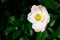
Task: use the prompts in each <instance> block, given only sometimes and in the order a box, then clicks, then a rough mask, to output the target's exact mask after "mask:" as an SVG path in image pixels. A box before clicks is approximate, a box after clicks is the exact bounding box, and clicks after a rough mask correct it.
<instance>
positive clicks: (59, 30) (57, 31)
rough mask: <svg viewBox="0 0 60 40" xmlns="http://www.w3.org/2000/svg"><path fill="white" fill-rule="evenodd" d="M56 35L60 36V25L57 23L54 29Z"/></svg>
mask: <svg viewBox="0 0 60 40" xmlns="http://www.w3.org/2000/svg"><path fill="white" fill-rule="evenodd" d="M56 35H57V37H59V38H60V25H59V26H58V28H57V29H56Z"/></svg>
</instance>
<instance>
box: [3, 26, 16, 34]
mask: <svg viewBox="0 0 60 40" xmlns="http://www.w3.org/2000/svg"><path fill="white" fill-rule="evenodd" d="M14 30H15V27H12V26H10V27H7V28H6V29H5V30H4V32H3V33H4V34H5V35H7V34H8V33H10V32H12V31H14Z"/></svg>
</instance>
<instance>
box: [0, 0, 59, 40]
mask: <svg viewBox="0 0 60 40" xmlns="http://www.w3.org/2000/svg"><path fill="white" fill-rule="evenodd" d="M32 5H43V6H45V7H46V8H47V11H48V12H49V14H50V22H49V24H48V25H47V28H46V31H44V32H37V33H36V32H35V31H34V30H33V29H32V23H30V22H28V20H27V15H28V13H29V12H30V10H31V7H32ZM0 8H1V9H0V12H1V13H0V17H1V18H0V40H59V39H60V8H58V7H57V3H56V1H55V0H1V5H0Z"/></svg>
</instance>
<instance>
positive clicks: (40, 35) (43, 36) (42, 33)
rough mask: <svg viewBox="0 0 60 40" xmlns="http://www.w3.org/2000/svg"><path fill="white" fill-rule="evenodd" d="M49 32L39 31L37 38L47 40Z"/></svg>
mask: <svg viewBox="0 0 60 40" xmlns="http://www.w3.org/2000/svg"><path fill="white" fill-rule="evenodd" d="M46 34H47V32H46V31H45V32H39V33H37V36H36V40H45V38H46Z"/></svg>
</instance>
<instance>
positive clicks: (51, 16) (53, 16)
mask: <svg viewBox="0 0 60 40" xmlns="http://www.w3.org/2000/svg"><path fill="white" fill-rule="evenodd" d="M57 17H58V16H57V15H52V14H50V23H49V26H50V27H53V26H54V24H55V22H56V19H57Z"/></svg>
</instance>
